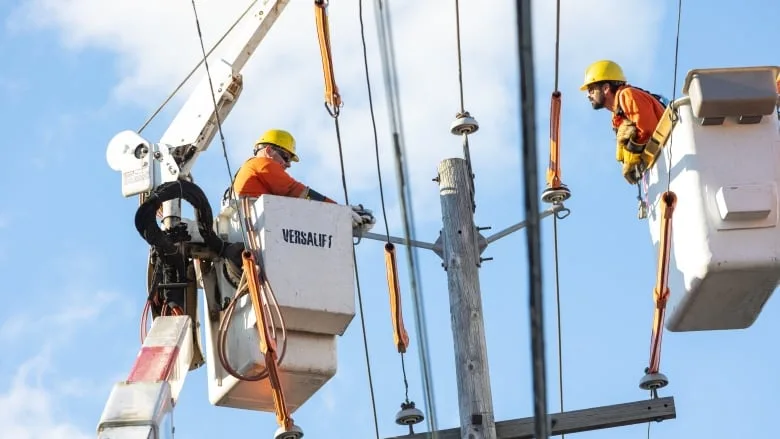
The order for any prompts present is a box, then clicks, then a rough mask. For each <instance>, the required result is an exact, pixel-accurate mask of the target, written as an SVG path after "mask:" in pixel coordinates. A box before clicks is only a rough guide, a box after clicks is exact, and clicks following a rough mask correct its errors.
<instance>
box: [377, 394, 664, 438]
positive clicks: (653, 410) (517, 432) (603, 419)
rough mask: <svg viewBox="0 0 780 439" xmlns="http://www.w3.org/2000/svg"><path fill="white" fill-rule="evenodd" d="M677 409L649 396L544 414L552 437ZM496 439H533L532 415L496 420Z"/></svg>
mask: <svg viewBox="0 0 780 439" xmlns="http://www.w3.org/2000/svg"><path fill="white" fill-rule="evenodd" d="M676 417H677V411H676V410H675V407H674V398H673V397H671V396H669V397H665V398H657V399H650V400H646V401H636V402H629V403H626V404H617V405H608V406H603V407H594V408H589V409H584V410H572V411H569V412H563V413H556V414H552V415H549V416H548V419H549V420H550V422H551V425H552V429H551V430H550V434H551V435H552V436H559V435H562V434H570V433H581V432H584V431H593V430H603V429H605V428H614V427H623V426H626V425H634V424H642V423H645V422H651V421H662V420H667V419H675V418H676ZM496 432H497V437H498V439H533V437H534V418H533V417H530V418H522V419H513V420H510V421H501V422H496ZM428 437H430V433H417V434H413V435H406V436H398V437H394V438H389V439H427V438H428ZM438 438H439V439H460V438H461V435H460V430H459V429H457V428H451V429H448V430H439V431H438Z"/></svg>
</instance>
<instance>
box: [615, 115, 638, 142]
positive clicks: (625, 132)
mask: <svg viewBox="0 0 780 439" xmlns="http://www.w3.org/2000/svg"><path fill="white" fill-rule="evenodd" d="M635 137H636V125H634V122H631V121H630V120H628V119H625V120H623V122H622V123H621V124H620V126H618V129H617V132H616V133H615V138H616V139H617V143H618V144H619V145H623V146H624V147H625V146H626V145H628V142H629V141H631V140H634V138H635Z"/></svg>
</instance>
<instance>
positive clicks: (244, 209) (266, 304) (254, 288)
mask: <svg viewBox="0 0 780 439" xmlns="http://www.w3.org/2000/svg"><path fill="white" fill-rule="evenodd" d="M191 3H192V11H193V15H194V17H195V27H196V30H197V33H198V40H199V43H200V48H201V53H202V55H203V65H204V68H205V70H206V77H207V79H208V83H209V90H210V92H211V93H210V95H211V101H212V105H213V108H214V117H215V119H216V125H217V130H218V132H219V137H220V143H221V145H222V152H223V156H224V158H225V165H226V166H227V172H228V178H229V181H230V187H231V188H232V187H233V184H234V174H233V172H232V170H231V166H230V159H229V157H228V153H227V144H226V141H225V135H224V132H223V129H222V120H221V117H220V115H219V106H218V104H217V98H216V95H215V93H214V83H213V80H212V77H211V70H210V68H209V63H208V53H207V52H206V47H205V44H204V41H203V32H202V30H201V26H200V18H199V17H198V9H197V6H196V4H195V0H191ZM254 3H255V2H254V1H253V3H252V4H251V5H250V6H249V8H251V7H252V5H253V4H254ZM249 8H247V10H249ZM245 14H246V11H245V12H244V14H242V15H241V17H243V16H244V15H245ZM238 21H240V18H239V20H238ZM234 26H235V24H234ZM249 211H250V205H249V202H248V200H247V199H243V200H242V206H239V207H238V208H237V209H236V213H237V215H238V219H239V223H240V227H241V232H242V233H241V235H242V240H243V244H244V248H245V251H244V253H243V255H242V259H243V271H244V274H245V275H246V276H247V277H246V280H247V281H248V282H247V288H248V290H249V294H250V296H251V302H252V307H253V308H254V311H255V316H256V319H257V329H258V338H259V348H260V352H261V354H262V355H263V356H264V358H265V363H266V364H265V366H266V369H265V370H264V371H263V372H261V373H260V374H259V375H257V376H255V377H254V378H255V379H262V378H264V375H266V376H267V378H268V380H269V382H270V387H271V394H272V396H273V400H274V407H275V409H276V410H275V411H276V418H277V422H278V423H279V425H280V426H281V427H282V428H284V429H285V430H288V431H289V430H291V429H292V428H293V420H292V418H291V417H290V412H289V408H288V407H287V403H286V402H285V394H284V389H283V387H282V385H281V382H280V380H279V377H278V369H277V367H278V365H279V364H280V363H281V361H282V359H283V358H284V353H285V351H286V346H287V337H286V328H285V327H284V326H285V325H284V320H283V318H282V315H281V312H280V310H279V307H278V303H276V297H275V295H274V293H273V291H272V290H271V288H270V284H269V282H268V280H267V277H266V276H265V274H264V273H263V271H264V270H263V266H262V264H261V263H259V262H258V261H257V260H256V258H259V254H258V253H259V252H258V251H257V248H256V247H255V246H254V245H253V243H254V242H255V240H254V239H252V238H253V237H254V235H253V231H252V230H251V227H250V226H248V225H246V224H245V223H246V222H247V221H246V218H248V216H249V215H250V213H249ZM258 271H259V273H258ZM250 272H251V275H250V274H249V273H250ZM258 276H262V278H263V280H262V282H261V281H260V279H259V278H258ZM239 284H240V283H239ZM240 286H241V285H239V288H237V290H236V293H237V294H240V292H241V291H240V290H241V289H240ZM234 300H235V298H234ZM234 303H235V302H234ZM272 306H274V307H275V308H276V311H277V313H278V317H279V318H280V322H279V323H280V324H281V326H282V328H281V330H282V333H283V334H284V335H283V341H282V343H283V345H282V351H281V356H277V353H276V349H277V348H276V326H275V325H274V324H273V323H274V322H273V318H272V317H271V316H270V315H269V313H270V311H269V309H268V308H270V307H272ZM269 317H271V319H270V323H269V321H268V318H269ZM226 325H227V322H226ZM223 329H224V330H225V331H226V327H225V328H223ZM269 329H270V331H269ZM223 342H224V336H223ZM223 365H227V359H226V358H224V364H223ZM228 369H229V368H228ZM237 378H238V377H237ZM241 378H250V379H251V378H252V377H241Z"/></svg>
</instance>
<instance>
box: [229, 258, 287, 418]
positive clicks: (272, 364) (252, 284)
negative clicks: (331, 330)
mask: <svg viewBox="0 0 780 439" xmlns="http://www.w3.org/2000/svg"><path fill="white" fill-rule="evenodd" d="M241 259H242V260H243V266H244V273H246V275H247V284H248V287H249V297H250V298H251V300H252V308H253V309H254V311H255V318H256V319H257V332H258V334H259V337H258V341H259V345H260V353H261V354H263V356H264V357H265V367H266V369H267V370H268V379H269V381H270V382H271V389H272V394H273V399H274V408H275V409H276V421H277V422H278V423H279V425H280V426H282V427H283V428H285V429H286V430H290V429H291V428H292V426H293V419H292V418H291V417H290V411H289V410H288V408H287V403H286V402H285V400H284V390H283V389H282V383H281V382H280V380H279V370H278V368H277V354H276V342H275V341H274V339H273V338H272V337H271V334H270V333H269V331H268V327H269V323H271V322H269V321H268V319H267V316H266V313H265V312H264V310H265V309H266V308H267V307H268V306H269V304H268V303H267V301H266V300H265V296H264V295H262V294H260V290H261V288H262V287H261V286H260V280H259V279H258V267H257V263H256V262H255V258H254V255H253V254H252V252H249V251H245V252H244V253H243V254H242V255H241Z"/></svg>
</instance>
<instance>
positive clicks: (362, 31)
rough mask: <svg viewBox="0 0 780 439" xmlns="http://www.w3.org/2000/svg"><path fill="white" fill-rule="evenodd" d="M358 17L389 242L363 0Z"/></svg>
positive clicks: (386, 225) (359, 5) (380, 189)
mask: <svg viewBox="0 0 780 439" xmlns="http://www.w3.org/2000/svg"><path fill="white" fill-rule="evenodd" d="M358 13H359V15H358V17H359V18H360V40H361V42H362V45H363V66H364V68H365V71H366V90H367V91H368V111H369V113H370V114H371V128H372V129H373V133H374V152H375V154H376V174H377V179H378V180H379V199H380V201H381V204H382V217H383V218H384V220H385V235H387V242H388V243H389V242H390V224H388V222H387V209H386V208H385V191H384V186H383V184H382V168H381V166H380V162H379V135H378V134H377V130H376V116H375V114H374V99H373V97H372V95H371V78H370V76H369V73H368V51H367V49H366V32H365V25H364V23H363V0H359V2H358Z"/></svg>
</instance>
